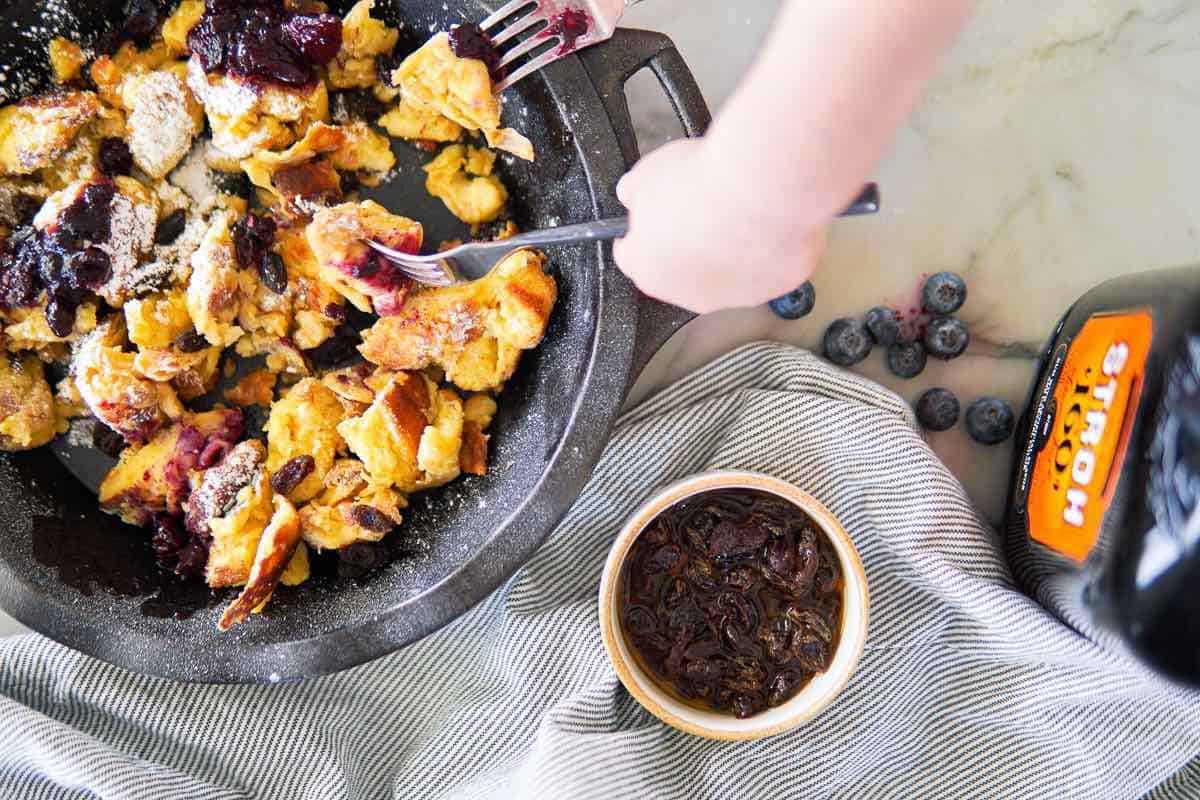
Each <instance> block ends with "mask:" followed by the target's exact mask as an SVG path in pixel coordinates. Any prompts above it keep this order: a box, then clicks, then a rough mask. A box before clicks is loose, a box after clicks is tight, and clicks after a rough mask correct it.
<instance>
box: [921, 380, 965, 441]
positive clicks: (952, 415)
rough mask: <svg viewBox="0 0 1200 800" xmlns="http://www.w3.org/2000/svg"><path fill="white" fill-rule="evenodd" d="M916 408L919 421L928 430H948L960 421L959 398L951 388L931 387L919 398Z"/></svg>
mask: <svg viewBox="0 0 1200 800" xmlns="http://www.w3.org/2000/svg"><path fill="white" fill-rule="evenodd" d="M915 410H916V412H917V422H919V423H921V427H922V428H924V429H925V430H928V431H948V430H950V429H951V428H953V427H954V425H955V423H956V422H958V414H959V404H958V398H957V397H955V396H954V392H952V391H950V390H949V389H943V388H941V387H934V388H933V389H929V390H928V391H926V392H925V393H924V394H922V395H921V396H920V397H919V398H917V405H916V407H915Z"/></svg>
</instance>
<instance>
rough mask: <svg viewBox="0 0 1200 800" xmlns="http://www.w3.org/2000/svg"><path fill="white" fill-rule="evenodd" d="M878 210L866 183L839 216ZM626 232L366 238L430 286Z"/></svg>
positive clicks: (624, 222)
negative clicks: (401, 245)
mask: <svg viewBox="0 0 1200 800" xmlns="http://www.w3.org/2000/svg"><path fill="white" fill-rule="evenodd" d="M878 210H879V187H878V186H876V185H875V184H873V183H868V184H867V185H866V186H864V187H863V189H862V191H861V192H859V195H858V197H856V198H854V201H853V202H852V203H850V205H848V206H846V208H845V210H843V211H842V213H841V214H840V215H839V216H842V217H857V216H860V215H862V214H874V213H875V212H876V211H878ZM628 232H629V217H614V218H612V219H598V220H595V221H593V222H581V223H579V224H577V225H559V226H558V227H555V228H546V229H544V230H540V231H530V232H529V233H521V234H517V235H516V236H511V237H509V238H507V239H500V240H498V241H494V242H468V243H467V244H460V245H459V246H458V247H453V248H451V249H449V250H444V251H442V252H441V253H435V254H433V255H428V256H418V255H413V254H412V253H402V252H400V251H399V250H393V249H392V248H390V247H385V246H384V245H381V244H380V243H379V242H373V241H371V240H369V239H368V240H367V246H369V247H370V248H371V249H372V250H374V251H375V252H377V253H379V254H381V255H382V256H384V257H385V258H386V259H387V260H388V261H391V262H392V263H393V264H395V265H396V266H397V267H399V268H400V271H401V272H403V273H404V274H405V275H407V276H408V277H410V278H412V279H413V280H414V281H417V282H418V283H424V284H427V285H429V286H457V285H458V284H460V283H470V282H471V281H474V280H479V279H480V278H482V277H484V276H485V275H487V274H488V273H489V272H491V271H492V267H494V266H496V264H497V263H499V262H500V260H501V259H502V258H504V257H505V256H506V255H508V254H509V253H511V252H512V251H514V250H520V249H522V248H526V247H541V246H543V245H548V244H568V243H579V242H602V241H606V240H608V239H619V238H621V237H622V236H624V235H625V234H626V233H628Z"/></svg>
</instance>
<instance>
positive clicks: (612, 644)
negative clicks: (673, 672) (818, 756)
mask: <svg viewBox="0 0 1200 800" xmlns="http://www.w3.org/2000/svg"><path fill="white" fill-rule="evenodd" d="M717 489H757V490H760V491H765V492H768V493H770V494H773V495H776V496H777V497H781V498H783V499H785V500H788V501H789V502H791V503H793V504H794V505H795V506H797V507H798V508H800V509H801V510H802V511H804V512H805V513H806V514H808V515H809V516H810V517H811V518H812V519H813V521H815V522H816V523H817V524H818V525H820V526H821V529H822V530H823V531H824V533H825V535H826V536H827V537H828V538H829V539H830V542H831V543H832V544H833V545H834V549H835V550H836V552H837V554H838V559H839V561H840V562H841V566H842V573H843V575H844V576H845V578H846V586H845V592H846V596H847V598H848V602H847V604H846V606H845V608H849V607H850V604H851V602H856V603H857V604H858V605H857V607H858V613H857V614H856V615H854V620H852V622H853V625H852V627H846V623H847V620H846V619H845V618H844V619H843V628H842V631H841V635H840V638H839V640H838V648H837V650H836V651H835V654H834V665H833V666H831V669H830V670H827V671H826V672H825V673H822V675H821V676H818V678H825V680H820V681H819V682H818V680H814V681H812V682H810V683H809V684H808V685H807V686H805V687H804V688H803V689H801V690H800V692H798V693H797V694H796V695H795V696H794V697H792V698H791V699H790V700H788V701H787V702H786V703H783V704H782V705H780V706H778V707H776V708H775V709H772V710H771V711H770V712H765V713H760V714H756V715H754V716H752V717H747V718H746V719H737V718H736V717H732V716H730V715H726V714H719V713H718V712H706V711H701V710H697V714H696V715H695V716H696V717H700V718H701V719H696V718H692V719H684V718H683V717H681V716H680V715H679V714H677V713H675V712H673V711H671V710H670V709H669V708H668V707H667V706H668V705H669V704H674V705H679V701H677V700H674V699H673V698H671V697H670V696H669V695H668V694H667V693H666V692H665V691H664V690H662V689H661V688H659V687H658V686H657V685H656V684H655V683H654V682H653V681H652V680H650V679H649V678H648V677H646V676H645V674H644V671H643V670H642V668H641V667H640V665H637V664H636V663H635V662H634V660H633V659H632V658H631V657H629V656H627V654H626V646H625V642H624V632H623V631H622V630H621V629H620V622H619V620H618V618H617V614H616V605H617V586H618V584H619V581H618V578H619V576H620V571H621V567H622V566H623V565H624V563H625V558H626V556H627V555H628V554H629V551H630V549H631V548H632V546H633V543H634V541H635V540H636V539H637V537H638V536H639V535H640V534H641V533H642V531H643V530H644V529H645V528H646V526H647V525H649V524H650V522H652V521H653V520H654V519H655V518H656V517H658V515H659V514H661V513H662V512H663V511H664V510H666V509H667V508H669V507H670V506H672V505H675V504H676V503H679V502H680V501H682V500H685V499H687V498H689V497H693V496H695V495H697V494H702V493H704V492H708V491H713V490H717ZM598 603H599V616H600V635H601V639H602V640H603V642H604V649H605V651H606V652H607V653H608V657H609V660H610V661H611V662H612V665H613V668H614V669H615V670H616V673H617V677H618V678H619V679H620V680H621V683H622V684H623V685H624V686H625V688H626V690H627V691H628V692H629V693H630V694H631V695H632V696H633V697H634V699H636V700H637V701H638V702H639V703H640V704H641V705H642V707H643V708H645V709H646V710H647V711H649V712H650V713H651V714H653V715H654V716H656V717H658V718H659V719H660V720H662V721H663V722H665V723H667V724H668V725H670V726H671V727H673V728H676V729H678V730H681V731H684V732H685V733H690V734H693V735H696V736H701V737H704V738H708V739H718V740H723V741H745V740H751V739H761V738H764V737H767V736H775V735H777V734H781V733H785V732H787V731H790V730H792V729H794V728H796V727H797V726H799V725H801V724H802V723H804V722H807V721H808V720H810V719H812V718H813V717H815V716H816V715H817V714H819V713H821V712H822V711H823V710H825V709H826V708H828V707H829V706H830V705H831V704H832V703H833V701H834V700H835V699H836V698H837V696H838V695H839V694H840V693H841V691H842V690H843V689H844V688H845V687H846V685H847V684H848V683H849V682H850V679H851V677H852V676H853V675H854V672H855V669H856V668H857V666H858V662H859V660H860V658H861V657H862V653H863V649H864V647H865V645H866V637H867V630H868V628H869V626H870V592H869V590H868V586H867V576H866V571H865V570H864V569H863V565H862V560H861V558H860V557H859V554H858V550H857V548H855V546H854V542H853V540H852V539H851V538H850V535H849V534H848V533H847V532H846V530H845V528H843V527H842V524H841V523H840V522H839V521H838V519H837V518H836V517H835V516H834V515H833V514H832V513H831V512H830V511H829V509H828V508H826V507H825V505H824V504H822V503H821V502H820V501H819V500H817V499H816V498H815V497H813V496H812V495H810V494H808V493H807V492H805V491H804V490H802V489H800V488H799V487H797V486H796V485H794V484H792V483H789V482H787V481H784V480H782V479H780V478H776V477H773V476H771V475H766V474H763V473H759V472H751V471H744V470H717V471H711V472H704V473H699V474H696V475H691V476H688V477H686V478H683V479H682V480H679V481H676V482H675V483H672V484H670V485H668V486H666V487H664V488H662V489H660V490H658V491H657V492H655V493H654V495H652V496H651V497H650V499H649V500H647V501H646V502H645V503H643V504H642V505H641V506H640V507H639V508H638V509H637V510H636V511H635V512H634V513H633V514H632V515H631V516H630V517H629V519H628V521H627V522H626V523H625V525H624V527H622V529H621V531H620V533H618V534H617V537H616V539H615V540H614V541H613V544H612V547H611V548H610V549H609V554H608V558H607V559H606V561H605V563H604V569H603V571H602V573H601V576H600V591H599V596H598ZM843 613H845V612H843ZM778 712H783V713H782V714H779V713H778ZM767 714H772V720H771V721H768V720H764V719H763V718H764V717H766V716H767ZM703 717H710V718H712V719H714V720H717V719H719V720H721V723H722V727H720V728H717V727H713V726H709V725H706V724H705V723H704V722H703V721H702V718H703Z"/></svg>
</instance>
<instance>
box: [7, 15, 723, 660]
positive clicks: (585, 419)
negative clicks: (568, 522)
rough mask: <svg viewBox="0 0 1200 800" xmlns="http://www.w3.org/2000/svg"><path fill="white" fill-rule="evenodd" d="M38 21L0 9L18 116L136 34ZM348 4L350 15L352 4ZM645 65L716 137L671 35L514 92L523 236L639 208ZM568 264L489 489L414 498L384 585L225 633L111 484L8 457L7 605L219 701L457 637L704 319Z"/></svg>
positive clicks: (595, 55)
mask: <svg viewBox="0 0 1200 800" xmlns="http://www.w3.org/2000/svg"><path fill="white" fill-rule="evenodd" d="M490 4H491V3H490V2H489V3H488V4H485V3H483V2H480V1H479V0H457V2H453V3H450V4H449V5H450V6H451V7H450V8H449V9H447V8H446V7H445V6H444V5H443V0H400V2H399V3H393V2H391V0H377V3H376V13H382V14H383V16H385V17H388V18H390V20H391V21H392V22H400V21H403V23H404V29H403V30H404V32H405V35H406V36H407V37H408V39H409V41H408V45H409V46H412V47H415V46H416V45H418V44H419V43H420V42H421V41H422V40H423V39H424V38H426V37H427V36H428V32H429V31H433V30H444V29H446V28H447V27H448V26H449V25H450V24H451V23H453V22H456V21H459V20H460V19H462V18H467V19H481V18H483V17H484V16H485V15H486V14H487V13H489V9H488V8H487V7H486V5H490ZM33 5H34V6H35V7H34V8H29V7H27V5H26V4H24V3H22V4H13V5H11V6H9V7H8V8H6V9H4V10H3V11H0V90H7V91H8V92H9V93H10V94H9V96H7V97H0V99H3V100H4V101H7V100H10V99H12V95H13V94H17V95H18V96H19V93H20V92H22V91H25V90H27V89H28V86H27V85H24V83H25V81H27V80H28V79H29V76H31V75H34V74H36V73H39V72H44V69H45V66H44V63H43V58H42V55H41V54H42V53H44V52H45V48H44V43H45V42H46V41H47V40H48V38H49V37H51V36H53V35H54V34H55V33H58V32H66V33H68V35H70V34H76V33H78V29H79V28H83V33H84V35H85V36H95V35H97V34H98V33H99V32H101V31H103V30H104V29H105V28H106V27H110V26H111V25H112V24H113V22H114V21H115V20H117V19H119V17H120V13H119V8H118V9H113V8H111V7H110V6H111V5H114V3H111V2H104V1H103V0H101V1H100V2H96V0H68V2H67V3H65V4H64V3H62V2H55V3H53V5H54V6H56V7H57V8H59V9H61V7H62V6H63V5H67V6H69V7H70V10H71V11H72V12H73V14H74V18H75V20H84V21H85V22H84V23H83V24H82V25H81V24H80V23H78V22H76V21H75V20H73V19H72V18H71V17H69V16H66V15H63V14H62V13H61V12H57V11H56V12H55V13H54V14H53V16H52V18H50V19H46V18H45V16H44V15H43V13H42V12H41V10H40V9H41V6H42V5H43V3H42V2H39V3H36V4H33ZM115 5H118V6H119V3H116V4H115ZM334 5H335V6H338V5H340V6H342V8H340V9H337V10H341V11H344V10H345V7H346V6H348V5H349V3H340V4H339V3H335V4H334ZM404 44H405V41H404V40H403V39H402V42H401V46H404ZM647 66H648V67H650V68H651V69H652V70H653V71H654V73H655V75H657V76H658V79H659V81H660V83H661V84H662V86H663V88H664V90H665V91H666V93H667V95H668V97H669V99H670V100H671V102H672V104H673V106H674V108H675V110H676V112H677V114H678V116H679V118H680V120H681V122H682V123H683V127H684V130H685V131H686V133H687V134H688V135H690V136H695V135H698V134H700V133H701V132H702V131H703V130H704V128H705V127H706V126H707V124H708V122H709V119H710V118H709V113H708V110H707V107H706V106H705V103H704V100H703V97H702V96H701V94H700V90H699V88H698V87H697V85H696V83H695V80H694V79H693V78H692V76H691V74H690V72H689V71H688V69H687V67H686V65H685V64H684V62H683V60H682V59H681V57H680V55H679V53H678V52H677V51H676V49H675V48H674V46H673V45H672V44H671V42H670V41H669V40H668V39H667V38H665V37H663V36H661V35H658V34H654V33H648V32H642V31H629V30H625V31H619V32H618V34H617V36H616V37H615V38H614V39H613V40H612V41H610V42H608V43H606V44H604V45H601V46H598V47H595V48H592V49H590V50H587V51H584V52H582V53H580V54H578V55H577V56H574V57H571V58H567V59H564V60H562V61H559V62H558V63H556V64H554V65H552V66H551V67H550V68H548V69H546V70H544V71H543V72H542V74H541V75H538V76H534V77H532V78H530V79H527V80H526V81H524V82H522V83H521V84H520V85H519V86H518V87H517V88H516V89H515V90H510V92H509V93H508V96H507V105H506V111H505V115H506V116H505V119H506V122H507V123H508V124H512V125H515V126H517V127H519V128H520V129H521V130H522V131H523V132H524V133H525V134H526V135H528V136H529V137H530V138H531V139H532V140H533V142H534V144H535V146H536V148H537V151H538V159H537V161H536V162H535V163H533V164H531V165H526V164H524V163H508V164H507V165H506V168H505V173H506V174H505V178H506V180H507V181H508V183H509V185H510V186H511V187H512V188H513V189H514V191H513V194H514V196H515V198H516V203H517V207H516V210H515V211H516V217H517V221H518V222H519V223H520V224H521V225H522V227H526V226H534V225H548V224H555V223H558V222H563V223H567V222H577V221H583V220H587V219H593V218H599V217H603V216H611V215H613V214H616V213H619V212H620V211H621V210H622V209H621V206H620V204H619V203H618V202H617V200H616V198H615V195H614V192H613V188H614V186H615V185H616V181H617V179H618V178H619V177H620V176H621V175H622V174H623V173H624V172H625V170H626V169H627V167H628V166H629V165H630V164H632V162H633V161H634V160H636V158H637V155H638V151H637V141H636V138H635V136H634V131H633V126H632V123H631V121H630V118H629V111H628V107H627V105H626V102H625V97H624V91H623V87H624V83H625V81H626V80H627V79H628V78H629V77H630V76H631V75H632V74H634V73H635V72H637V71H638V70H640V69H641V68H643V67H647ZM17 76H20V77H21V78H22V80H21V81H15V80H14V78H15V77H17ZM397 155H398V158H399V159H400V162H401V167H402V168H403V169H408V170H416V169H417V166H418V165H419V163H420V162H421V161H422V160H423V158H425V157H424V156H422V155H421V154H419V153H418V152H416V151H415V150H413V149H412V148H409V147H407V146H403V145H398V146H397ZM418 174H419V173H418ZM419 187H420V182H419V180H411V179H410V180H407V181H406V180H400V181H397V182H396V183H394V184H392V185H391V186H390V187H389V188H387V189H385V190H382V191H379V192H377V193H376V194H375V195H374V197H375V198H376V199H378V200H380V201H381V202H382V203H384V204H385V205H386V206H388V207H389V208H390V209H392V210H393V211H396V212H398V213H403V214H407V215H409V216H412V217H414V218H416V219H419V220H422V221H423V222H425V223H426V224H427V227H426V230H427V236H426V238H427V240H428V241H431V242H437V241H438V240H439V239H441V238H448V237H451V236H454V235H459V234H460V232H461V228H460V227H459V226H458V225H457V224H456V223H455V222H454V221H453V220H452V219H451V218H450V217H449V216H448V214H447V213H446V212H445V210H444V209H443V208H442V207H441V205H440V203H438V202H437V201H433V200H431V199H429V198H428V197H426V196H425V193H424V191H423V189H421V188H419ZM551 260H552V262H553V269H554V272H555V275H556V277H557V278H558V281H559V287H560V299H559V302H558V306H557V308H556V309H555V312H554V315H553V318H552V319H551V323H550V328H549V331H548V333H547V335H546V340H545V342H544V343H543V345H542V346H541V348H540V349H538V350H537V351H535V352H531V353H528V354H526V356H525V357H524V359H523V360H522V362H521V367H520V370H519V372H518V374H517V375H516V376H515V377H514V379H513V380H512V382H511V384H510V385H509V387H508V390H507V391H506V392H505V393H504V395H503V396H502V398H501V402H500V413H499V415H498V418H497V421H496V426H495V429H494V431H493V433H494V436H493V439H492V442H493V445H494V448H493V451H492V453H491V456H490V465H491V467H490V472H489V475H488V476H487V477H485V478H466V479H462V480H459V481H458V482H456V483H455V484H453V485H452V486H450V487H447V488H446V489H444V490H441V491H438V492H434V493H430V494H429V495H427V496H424V497H419V498H415V499H414V500H415V501H414V502H413V504H412V506H411V507H410V508H409V510H408V512H407V513H406V515H405V516H406V519H405V522H404V524H403V525H402V526H401V528H399V529H398V530H397V532H395V533H393V534H392V535H391V537H390V539H391V540H393V541H392V550H393V555H394V559H393V561H392V562H391V563H390V564H388V565H387V566H386V567H383V568H381V569H379V570H377V571H376V572H374V573H372V574H371V575H369V576H368V577H367V578H365V579H363V580H358V581H354V580H349V579H345V578H341V579H339V578H337V577H336V576H326V577H322V578H319V579H314V580H313V581H310V582H309V583H308V584H306V585H304V586H301V587H297V588H295V589H286V588H283V587H281V588H280V590H279V591H278V592H277V595H276V598H275V600H274V601H273V602H272V604H271V606H270V607H269V610H268V612H267V613H265V614H263V615H260V616H259V617H256V618H254V619H252V620H251V621H250V622H248V623H247V624H244V625H241V626H239V627H238V628H237V629H235V630H234V631H231V632H229V633H224V634H221V633H218V632H217V630H216V618H217V615H218V613H219V611H220V604H218V605H215V606H209V607H204V608H201V609H200V610H199V611H197V612H196V613H195V614H193V615H192V616H191V617H189V618H187V619H183V620H178V619H174V618H171V617H170V616H169V612H170V611H171V610H172V609H174V608H176V607H178V605H179V604H181V603H186V602H188V601H189V599H191V598H188V597H180V596H179V590H178V589H177V588H175V587H174V586H173V584H172V583H171V582H166V583H165V584H164V582H163V580H162V579H161V577H159V576H158V575H157V573H156V570H155V569H154V567H153V565H152V562H151V561H150V559H149V558H148V551H147V549H146V547H145V544H144V542H145V539H146V535H147V534H146V533H145V532H144V531H135V530H133V529H130V528H126V527H124V526H121V525H119V524H114V523H113V521H112V518H110V517H107V516H106V515H103V514H101V513H99V512H98V511H97V510H96V498H95V494H94V493H93V491H92V490H91V489H89V488H88V487H87V486H86V485H85V483H84V482H81V481H80V480H79V479H77V478H76V477H75V475H76V474H80V475H83V476H84V478H85V480H88V481H94V476H95V474H96V471H95V468H94V465H93V466H92V467H91V468H90V469H89V467H88V466H86V465H81V464H80V463H78V461H77V459H79V458H82V456H80V454H79V451H70V450H66V451H65V452H66V455H65V456H64V455H63V453H64V450H63V448H59V449H58V453H59V454H58V455H56V454H55V451H53V450H52V449H51V448H43V449H41V450H38V451H33V452H30V453H23V454H18V455H13V456H8V457H4V458H3V459H0V606H3V608H4V609H5V610H6V611H7V612H9V613H10V614H12V615H13V616H14V617H16V618H17V619H18V620H20V621H21V622H23V623H24V624H26V625H28V626H29V627H31V628H33V629H34V630H37V631H40V632H41V633H43V634H45V635H47V636H49V637H51V638H53V639H56V640H58V641H59V642H62V643H63V644H66V645H68V646H70V647H72V648H75V649H77V650H80V651H82V652H84V653H87V654H89V655H92V656H95V657H97V658H100V659H103V660H105V661H108V662H111V663H113V664H117V665H120V666H122V667H126V668H128V669H132V670H136V671H139V672H144V673H149V674H154V675H160V676H164V677H168V678H174V679H181V680H189V681H204V682H215V683H228V682H258V681H279V680H291V679H299V678H303V677H309V676H315V675H321V674H324V673H329V672H334V671H337V670H341V669H345V668H347V667H351V666H353V665H355V664H360V663H362V662H364V661H367V660H370V659H373V658H377V657H379V656H381V655H384V654H386V653H388V652H391V651H393V650H395V649H397V648H399V647H401V646H403V645H405V644H407V643H409V642H412V641H414V640H416V639H418V638H420V637H422V636H424V635H426V634H428V633H430V632H432V631H434V630H436V629H438V628H440V627H441V626H443V625H445V624H446V623H448V622H449V621H450V620H452V619H454V618H455V617H456V616H458V615H459V614H461V613H462V612H463V611H465V610H467V609H468V608H470V607H471V606H472V605H474V604H475V603H477V602H479V601H480V600H481V599H483V598H484V597H485V596H486V595H488V594H489V593H490V592H492V591H493V590H494V589H495V588H496V587H498V586H499V585H500V584H501V583H502V582H503V581H504V580H505V579H506V578H508V577H509V576H510V575H512V574H513V572H514V571H515V570H516V569H517V568H518V567H519V566H521V565H522V564H523V563H524V562H525V561H526V560H527V559H528V558H529V557H530V555H531V554H532V553H533V551H534V550H535V549H536V548H537V546H538V545H539V544H540V543H541V542H542V541H543V540H544V539H545V538H546V536H547V534H548V533H549V532H550V530H551V528H552V527H553V526H554V524H555V523H556V522H557V521H558V520H559V519H560V518H561V517H562V516H563V514H564V513H565V512H566V510H567V508H568V507H569V505H570V504H571V502H572V501H573V500H574V499H575V497H576V495H577V494H578V492H579V491H580V489H581V488H582V486H583V484H584V482H585V481H586V480H587V478H588V475H589V473H590V471H591V468H592V466H593V464H594V463H595V462H596V460H597V458H598V457H599V455H600V451H601V448H602V447H603V445H604V443H605V440H606V438H607V436H608V432H609V430H610V427H611V425H612V423H613V420H614V419H615V417H616V415H617V412H618V409H619V408H620V405H621V402H622V398H623V397H624V395H625V391H626V389H627V387H628V385H629V383H630V381H631V380H632V379H633V378H634V377H635V376H636V375H637V373H638V371H639V370H640V368H641V367H642V366H644V364H645V362H646V361H647V360H648V359H649V357H650V355H652V354H653V352H654V351H655V350H656V349H657V348H658V347H659V346H660V345H661V344H662V343H663V342H664V341H665V340H666V338H667V337H668V336H669V335H670V334H671V333H672V332H674V331H675V330H676V329H677V328H678V327H679V326H680V325H682V324H683V323H684V322H685V321H686V320H687V319H688V318H689V315H688V314H686V313H684V312H682V311H680V310H678V309H674V308H670V307H667V306H663V305H661V304H659V303H656V302H653V301H650V300H648V299H647V298H645V297H643V296H640V295H639V294H638V293H637V292H636V290H635V289H634V288H633V286H632V285H631V284H630V282H629V281H628V280H627V279H626V278H625V277H624V276H623V275H621V273H620V272H619V271H618V270H617V269H616V268H615V267H614V266H613V264H612V261H611V258H610V255H609V251H608V250H607V248H605V247H603V246H578V247H573V248H569V249H564V248H560V249H557V250H555V251H554V252H552V253H551ZM93 458H94V456H93ZM92 485H93V486H94V485H95V484H94V482H93V484H92ZM227 601H228V598H224V599H223V602H227ZM222 604H223V603H222ZM156 614H158V615H167V616H165V617H164V616H155V615H156Z"/></svg>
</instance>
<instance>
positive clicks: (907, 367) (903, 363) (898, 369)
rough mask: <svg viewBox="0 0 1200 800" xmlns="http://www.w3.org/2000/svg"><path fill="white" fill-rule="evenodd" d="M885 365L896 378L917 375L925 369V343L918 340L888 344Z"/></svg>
mask: <svg viewBox="0 0 1200 800" xmlns="http://www.w3.org/2000/svg"><path fill="white" fill-rule="evenodd" d="M887 365H888V369H890V370H891V371H892V374H893V375H895V376H896V377H897V378H915V377H917V376H918V375H920V374H921V371H922V370H924V369H925V345H923V344H921V343H920V342H896V343H895V344H891V345H888V349H887Z"/></svg>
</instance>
